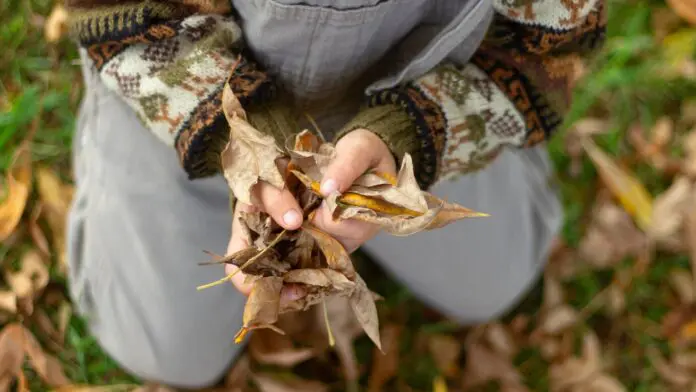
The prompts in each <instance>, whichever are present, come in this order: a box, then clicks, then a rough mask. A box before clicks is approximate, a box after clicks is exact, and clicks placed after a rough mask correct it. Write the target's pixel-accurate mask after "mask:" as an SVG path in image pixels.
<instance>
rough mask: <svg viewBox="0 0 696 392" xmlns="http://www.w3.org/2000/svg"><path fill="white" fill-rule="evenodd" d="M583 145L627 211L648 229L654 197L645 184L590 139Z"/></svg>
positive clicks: (650, 222)
mask: <svg viewBox="0 0 696 392" xmlns="http://www.w3.org/2000/svg"><path fill="white" fill-rule="evenodd" d="M583 147H584V148H585V151H586V152H587V155H588V156H589V157H590V159H591V160H592V162H593V163H594V164H595V166H596V167H597V171H598V172H599V175H600V176H601V177H602V180H603V181H604V183H605V184H606V185H607V187H608V188H609V190H611V192H612V193H613V194H614V196H615V197H616V198H617V199H618V200H619V202H621V205H622V206H623V207H624V209H625V210H626V212H628V213H629V214H631V216H633V217H634V219H635V220H636V224H638V226H639V227H640V228H641V229H643V230H648V229H649V227H650V226H651V225H652V210H653V205H652V197H651V196H650V194H649V193H648V191H647V190H646V189H645V187H644V186H643V184H641V183H640V181H638V180H637V179H636V178H635V176H633V175H632V174H631V173H629V172H628V171H627V170H625V169H622V168H621V167H619V165H617V164H616V163H615V162H614V161H613V160H612V159H611V158H610V157H609V156H608V155H606V154H605V153H604V152H603V151H602V150H600V149H599V147H597V146H596V145H595V144H594V143H593V142H592V141H590V140H589V139H587V140H584V141H583Z"/></svg>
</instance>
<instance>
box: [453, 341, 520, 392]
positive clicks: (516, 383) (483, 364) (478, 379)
mask: <svg viewBox="0 0 696 392" xmlns="http://www.w3.org/2000/svg"><path fill="white" fill-rule="evenodd" d="M490 381H497V382H499V383H500V385H501V386H503V387H508V388H512V387H514V388H518V390H519V391H524V392H527V391H528V389H527V388H526V387H525V386H524V383H523V382H522V376H521V375H520V373H519V371H518V370H517V369H516V368H515V366H514V365H513V364H512V362H511V361H510V359H509V358H506V357H504V356H502V355H500V354H496V353H495V352H493V351H492V350H490V349H489V348H487V347H485V346H484V345H483V344H481V343H478V342H474V343H473V344H471V345H470V346H469V347H467V348H466V369H465V370H464V377H463V387H464V389H465V390H468V389H470V388H474V387H476V386H479V385H482V384H485V383H487V382H490Z"/></svg>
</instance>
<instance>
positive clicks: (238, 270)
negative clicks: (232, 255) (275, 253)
mask: <svg viewBox="0 0 696 392" xmlns="http://www.w3.org/2000/svg"><path fill="white" fill-rule="evenodd" d="M287 232H288V231H287V230H283V231H281V232H280V233H278V235H277V236H276V238H274V239H273V241H271V243H270V244H268V245H267V246H266V247H265V248H263V250H261V252H259V253H258V254H257V255H256V256H254V257H252V258H250V259H249V260H247V262H246V263H244V264H242V265H241V266H240V267H239V268H238V269H237V270H235V271H234V272H232V273H230V274H228V275H227V276H225V277H223V278H221V279H218V280H216V281H214V282H211V283H207V284H204V285H201V286H198V287H196V290H198V291H200V290H204V289H207V288H210V287H213V286H217V285H220V284H223V283H225V282H227V281H229V280H230V279H232V278H233V277H234V276H235V275H237V273H238V272H240V271H242V270H243V269H244V268H246V267H248V266H250V265H251V264H253V263H254V262H255V261H256V260H258V259H260V258H261V256H263V255H265V254H266V252H268V250H269V249H271V248H273V247H274V246H276V244H278V242H280V240H282V239H283V237H285V233H287Z"/></svg>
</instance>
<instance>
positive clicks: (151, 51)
mask: <svg viewBox="0 0 696 392" xmlns="http://www.w3.org/2000/svg"><path fill="white" fill-rule="evenodd" d="M201 32H203V33H201ZM177 33H178V34H177V35H176V36H174V37H172V38H167V39H164V40H162V41H158V42H156V43H151V44H135V45H132V46H130V47H129V48H128V50H126V51H123V52H121V53H119V54H117V55H116V56H114V57H112V58H110V59H109V61H108V62H107V63H106V64H105V65H104V66H103V67H102V68H101V70H100V74H101V78H102V81H103V82H104V84H105V85H106V86H107V87H109V88H110V89H112V90H114V91H116V92H117V93H118V94H119V95H120V96H121V97H122V98H123V99H124V100H125V101H126V102H127V103H128V104H129V106H131V107H132V108H133V110H135V112H136V113H137V115H138V117H139V118H140V119H141V120H142V121H143V122H144V123H145V126H146V127H147V128H148V129H150V130H152V132H153V133H154V134H155V135H157V137H158V138H159V139H161V140H162V141H163V142H165V143H166V144H167V145H170V146H173V145H174V140H175V138H176V137H177V135H178V134H179V133H180V132H181V131H182V127H183V126H184V124H186V121H187V120H188V119H189V118H190V117H191V116H192V114H193V113H195V112H196V111H197V110H198V109H199V108H198V106H199V104H200V103H201V102H202V101H204V100H205V99H206V98H207V97H209V96H211V95H213V94H214V93H215V92H216V91H218V90H219V89H220V86H222V85H224V83H225V81H226V80H227V78H228V77H229V75H230V72H231V71H232V68H233V65H234V63H235V61H236V60H237V55H236V54H235V53H234V52H233V50H232V48H233V46H234V43H236V42H238V41H239V40H240V38H241V30H240V28H239V26H238V25H237V24H236V23H235V22H234V21H233V20H232V18H230V17H223V16H219V15H194V16H190V17H187V18H185V19H183V21H182V22H181V24H180V30H179V31H177Z"/></svg>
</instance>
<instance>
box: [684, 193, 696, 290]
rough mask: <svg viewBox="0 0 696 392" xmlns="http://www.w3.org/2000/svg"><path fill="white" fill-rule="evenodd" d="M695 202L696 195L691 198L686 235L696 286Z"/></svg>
mask: <svg viewBox="0 0 696 392" xmlns="http://www.w3.org/2000/svg"><path fill="white" fill-rule="evenodd" d="M694 202H696V194H694V195H693V196H692V197H691V203H690V204H691V207H690V208H689V210H688V212H687V216H686V225H685V226H686V227H685V229H686V230H685V232H686V233H685V235H686V239H687V243H688V245H689V259H690V261H691V274H692V276H693V281H694V283H695V284H696V207H694Z"/></svg>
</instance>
